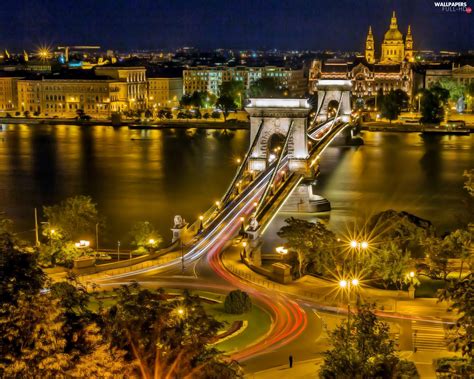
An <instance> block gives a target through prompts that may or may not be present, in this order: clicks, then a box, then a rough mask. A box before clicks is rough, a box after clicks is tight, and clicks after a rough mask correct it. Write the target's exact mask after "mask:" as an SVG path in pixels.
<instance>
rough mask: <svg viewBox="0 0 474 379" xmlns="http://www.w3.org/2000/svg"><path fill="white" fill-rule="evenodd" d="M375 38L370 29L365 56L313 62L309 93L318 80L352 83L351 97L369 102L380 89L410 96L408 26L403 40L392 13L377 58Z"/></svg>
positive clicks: (411, 71) (411, 41) (410, 43)
mask: <svg viewBox="0 0 474 379" xmlns="http://www.w3.org/2000/svg"><path fill="white" fill-rule="evenodd" d="M375 46H376V45H375V38H374V35H373V33H372V27H370V26H369V31H368V34H367V38H366V41H365V54H364V56H357V57H355V58H353V59H328V60H325V61H322V60H314V61H313V62H312V65H311V68H310V74H309V86H310V92H314V91H315V90H316V84H317V81H318V80H319V79H346V80H347V79H349V80H351V82H352V94H353V96H355V97H356V98H359V99H363V100H368V99H369V98H374V97H375V95H376V94H377V92H378V91H379V90H382V91H383V92H384V93H387V92H389V91H391V90H396V89H401V90H403V91H405V92H406V93H407V94H408V95H409V96H411V95H412V92H413V70H412V63H411V62H413V36H412V34H411V27H410V26H408V32H407V34H406V36H405V38H404V37H403V35H402V33H401V32H400V31H399V30H398V22H397V18H396V15H395V12H393V14H392V18H391V22H390V26H389V29H388V31H387V32H386V33H385V35H384V40H383V42H382V44H381V48H380V59H377V56H376V50H375Z"/></svg>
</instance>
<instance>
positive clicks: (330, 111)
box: [327, 100, 339, 118]
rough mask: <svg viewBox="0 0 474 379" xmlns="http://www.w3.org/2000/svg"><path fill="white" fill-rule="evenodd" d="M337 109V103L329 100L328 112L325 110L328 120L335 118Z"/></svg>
mask: <svg viewBox="0 0 474 379" xmlns="http://www.w3.org/2000/svg"><path fill="white" fill-rule="evenodd" d="M338 108H339V101H337V100H331V101H330V102H329V103H328V110H327V112H328V113H327V114H328V118H332V117H334V116H336V113H337V109H338Z"/></svg>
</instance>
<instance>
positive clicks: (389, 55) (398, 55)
mask: <svg viewBox="0 0 474 379" xmlns="http://www.w3.org/2000/svg"><path fill="white" fill-rule="evenodd" d="M404 59H405V44H404V42H403V35H402V33H400V30H398V24H397V16H396V15H395V11H394V12H393V14H392V19H391V20H390V28H389V29H388V30H387V32H386V33H385V36H384V39H383V43H382V57H381V62H382V63H400V62H402V61H403V60H404Z"/></svg>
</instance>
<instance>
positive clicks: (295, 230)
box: [277, 217, 336, 277]
mask: <svg viewBox="0 0 474 379" xmlns="http://www.w3.org/2000/svg"><path fill="white" fill-rule="evenodd" d="M285 222H286V224H287V225H285V226H283V227H282V228H281V229H280V230H279V231H278V233H277V234H278V236H280V237H281V238H284V239H286V240H287V245H288V247H289V249H290V250H291V251H294V252H295V253H296V254H297V256H298V276H299V277H301V276H302V275H303V274H304V273H306V271H309V272H312V273H317V274H322V273H324V272H326V271H327V270H328V269H330V268H331V265H333V266H334V264H335V259H336V236H335V235H334V233H332V232H331V231H330V230H328V229H327V228H326V226H325V225H324V224H322V223H320V222H318V223H313V222H308V221H305V220H299V219H295V218H293V217H291V218H288V219H286V220H285Z"/></svg>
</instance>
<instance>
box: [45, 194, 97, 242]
mask: <svg viewBox="0 0 474 379" xmlns="http://www.w3.org/2000/svg"><path fill="white" fill-rule="evenodd" d="M43 213H44V215H45V217H46V219H47V220H48V227H49V228H50V230H54V231H55V232H60V233H61V234H62V236H63V237H64V239H65V240H69V241H71V240H74V241H77V240H79V239H81V238H83V237H84V236H87V235H89V236H90V235H94V232H95V226H96V224H97V223H100V218H99V212H98V211H97V205H96V204H95V203H93V202H92V199H91V198H90V197H89V196H75V197H70V198H68V199H66V200H64V201H63V202H61V203H59V204H56V205H52V206H45V207H43ZM52 234H54V233H52Z"/></svg>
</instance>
